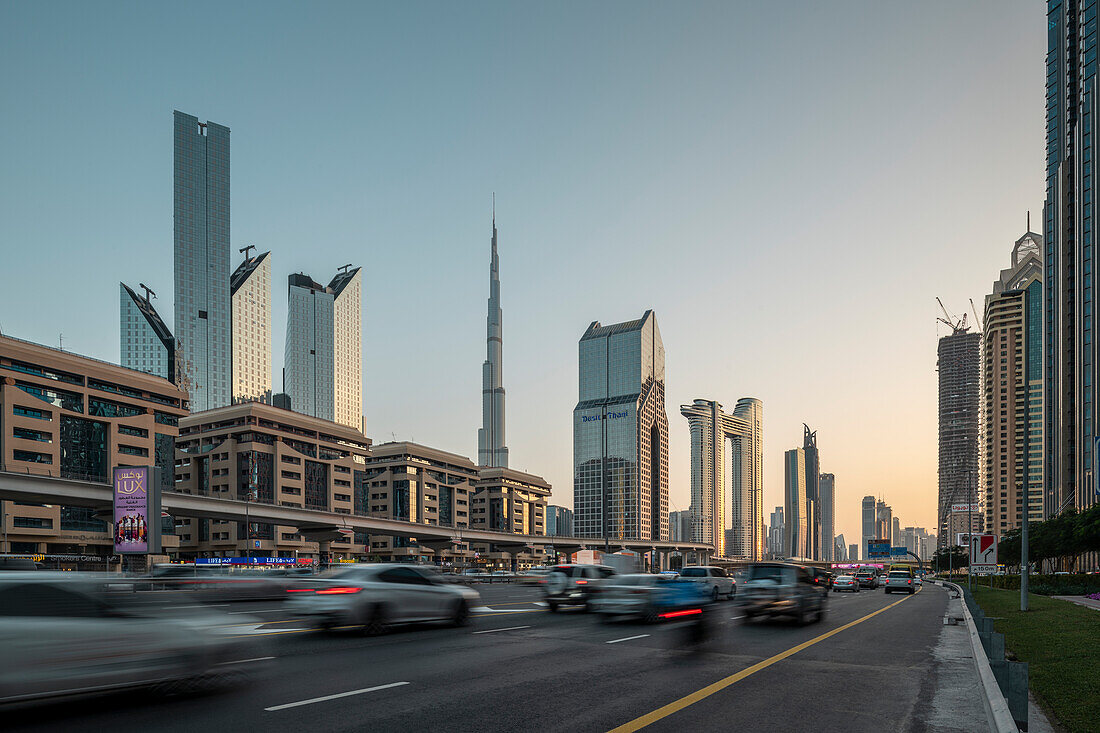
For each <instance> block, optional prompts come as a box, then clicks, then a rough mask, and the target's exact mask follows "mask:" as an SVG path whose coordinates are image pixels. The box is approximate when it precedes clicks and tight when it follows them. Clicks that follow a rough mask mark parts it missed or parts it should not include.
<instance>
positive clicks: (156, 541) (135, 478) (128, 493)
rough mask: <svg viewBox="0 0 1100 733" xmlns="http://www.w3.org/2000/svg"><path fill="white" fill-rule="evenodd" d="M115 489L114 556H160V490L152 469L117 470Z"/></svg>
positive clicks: (125, 468)
mask: <svg viewBox="0 0 1100 733" xmlns="http://www.w3.org/2000/svg"><path fill="white" fill-rule="evenodd" d="M112 479H113V481H112V485H113V487H114V492H113V494H114V496H113V503H114V513H113V517H114V525H113V526H114V536H115V552H117V553H120V554H126V555H144V554H147V553H150V552H153V553H156V552H160V489H159V487H158V485H157V484H156V469H155V468H154V467H153V466H125V467H120V468H119V467H116V468H115V469H114V470H113V472H112Z"/></svg>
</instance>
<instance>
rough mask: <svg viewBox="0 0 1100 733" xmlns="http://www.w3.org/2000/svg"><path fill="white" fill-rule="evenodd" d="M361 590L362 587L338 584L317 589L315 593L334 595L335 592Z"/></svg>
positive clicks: (355, 591) (356, 591)
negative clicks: (333, 586)
mask: <svg viewBox="0 0 1100 733" xmlns="http://www.w3.org/2000/svg"><path fill="white" fill-rule="evenodd" d="M361 590H363V589H362V588H356V587H354V586H351V585H338V586H336V587H335V588H325V589H324V590H319V591H317V595H319V596H321V595H325V596H330V595H335V594H337V593H358V592H359V591H361Z"/></svg>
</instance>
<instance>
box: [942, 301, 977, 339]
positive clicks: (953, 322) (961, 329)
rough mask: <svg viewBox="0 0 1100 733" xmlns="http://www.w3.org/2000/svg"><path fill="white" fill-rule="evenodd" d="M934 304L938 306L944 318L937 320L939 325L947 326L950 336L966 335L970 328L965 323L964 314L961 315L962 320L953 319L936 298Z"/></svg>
mask: <svg viewBox="0 0 1100 733" xmlns="http://www.w3.org/2000/svg"><path fill="white" fill-rule="evenodd" d="M936 302H937V303H939V304H940V310H942V311H943V315H944V316H945V317H944V318H937V319H936V320H937V321H939V322H940V323H944V324H947V325H948V326H950V327H951V331H952V335H954V334H959V333H967V332H968V331H969V330H970V326H968V325H967V323H966V314H965V313H963V317H962V318H955V316H953V315H951V314H950V313H948V312H947V308H946V307H945V306H944V304H943V301H942V300H940V299H939V297H938V296H937V297H936Z"/></svg>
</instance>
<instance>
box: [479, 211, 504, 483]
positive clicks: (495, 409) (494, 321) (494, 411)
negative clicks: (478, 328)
mask: <svg viewBox="0 0 1100 733" xmlns="http://www.w3.org/2000/svg"><path fill="white" fill-rule="evenodd" d="M492 245H493V254H492V259H491V260H490V262H489V314H488V316H487V317H486V319H485V326H486V344H485V346H486V357H485V363H484V364H483V365H482V366H481V375H482V377H481V387H482V388H481V425H482V427H481V429H480V430H478V431H477V463H478V465H479V466H500V467H505V468H507V467H508V448H507V446H505V445H504V387H503V386H502V383H501V376H500V368H501V352H502V349H503V341H502V339H501V335H502V327H501V310H500V258H499V257H498V256H497V217H496V211H495V207H494V211H493V241H492Z"/></svg>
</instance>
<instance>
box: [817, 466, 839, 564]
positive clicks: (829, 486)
mask: <svg viewBox="0 0 1100 733" xmlns="http://www.w3.org/2000/svg"><path fill="white" fill-rule="evenodd" d="M835 497H836V477H835V476H834V475H833V474H831V473H823V474H821V476H820V477H819V479H818V484H817V504H818V506H819V507H820V510H819V511H818V516H819V517H820V518H821V550H822V554H821V557H820V558H819V559H820V560H824V561H826V562H833V561H834V560H835V559H836V542H835V540H836V536H835V535H834V534H833V529H834V509H833V507H834V504H835Z"/></svg>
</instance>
